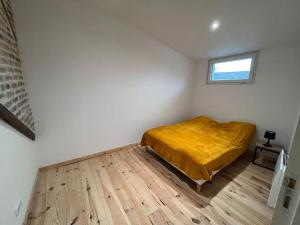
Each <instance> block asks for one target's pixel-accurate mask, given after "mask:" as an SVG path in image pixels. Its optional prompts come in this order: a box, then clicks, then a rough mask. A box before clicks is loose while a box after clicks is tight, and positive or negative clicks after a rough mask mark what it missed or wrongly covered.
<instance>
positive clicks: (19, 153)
mask: <svg viewBox="0 0 300 225" xmlns="http://www.w3.org/2000/svg"><path fill="white" fill-rule="evenodd" d="M0 143H1V146H0V155H1V157H0V177H1V185H0V224H1V225H2V224H3V225H16V224H21V223H22V222H23V219H24V216H25V213H26V208H27V204H28V202H29V198H30V194H31V190H32V187H33V183H34V180H35V177H36V174H37V168H38V165H37V154H36V146H35V143H34V142H33V141H31V140H30V139H28V138H27V137H25V136H23V135H22V134H21V133H19V132H18V131H16V130H14V129H13V128H12V127H10V126H9V125H7V124H6V123H4V122H3V121H2V120H0ZM19 199H22V202H23V204H22V208H21V211H20V215H19V216H18V217H17V218H16V217H15V214H14V209H15V206H16V204H17V202H18V200H19Z"/></svg>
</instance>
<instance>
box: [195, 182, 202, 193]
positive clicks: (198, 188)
mask: <svg viewBox="0 0 300 225" xmlns="http://www.w3.org/2000/svg"><path fill="white" fill-rule="evenodd" d="M201 187H202V185H201V184H197V183H196V191H197V193H200V192H201Z"/></svg>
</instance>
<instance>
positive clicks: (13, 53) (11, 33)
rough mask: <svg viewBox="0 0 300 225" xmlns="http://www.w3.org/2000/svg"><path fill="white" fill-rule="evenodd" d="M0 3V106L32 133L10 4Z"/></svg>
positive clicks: (32, 126) (31, 118)
mask: <svg viewBox="0 0 300 225" xmlns="http://www.w3.org/2000/svg"><path fill="white" fill-rule="evenodd" d="M0 3H1V4H0V104H2V105H3V106H5V107H6V108H7V109H8V110H9V111H10V112H12V113H13V114H14V115H15V116H16V117H17V118H18V119H19V120H20V121H21V122H22V123H23V124H25V125H26V126H27V127H28V128H29V129H30V130H32V131H34V121H33V116H32V111H31V108H30V105H29V102H28V95H27V92H26V89H25V84H24V79H23V74H22V65H21V60H20V56H19V49H18V44H17V37H16V35H15V25H14V19H13V14H12V8H11V4H10V1H9V0H0ZM3 6H4V7H3Z"/></svg>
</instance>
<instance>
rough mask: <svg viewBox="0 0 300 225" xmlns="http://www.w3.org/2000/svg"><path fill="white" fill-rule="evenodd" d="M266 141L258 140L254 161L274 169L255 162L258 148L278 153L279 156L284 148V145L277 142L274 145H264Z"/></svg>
mask: <svg viewBox="0 0 300 225" xmlns="http://www.w3.org/2000/svg"><path fill="white" fill-rule="evenodd" d="M264 143H265V142H263V141H258V142H256V145H255V151H254V155H253V159H252V163H253V164H255V165H257V166H261V167H264V168H267V169H270V170H274V168H270V167H267V166H265V165H263V164H258V163H255V159H256V153H257V150H260V151H261V152H263V151H267V152H272V153H274V154H277V156H278V155H279V154H280V152H281V150H282V149H283V146H282V145H277V144H272V147H267V146H264Z"/></svg>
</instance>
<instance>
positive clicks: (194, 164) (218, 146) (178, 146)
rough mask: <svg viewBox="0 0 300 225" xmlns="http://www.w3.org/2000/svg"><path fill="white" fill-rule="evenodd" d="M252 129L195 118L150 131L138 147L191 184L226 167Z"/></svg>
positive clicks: (242, 148) (244, 146)
mask: <svg viewBox="0 0 300 225" xmlns="http://www.w3.org/2000/svg"><path fill="white" fill-rule="evenodd" d="M255 130H256V127H255V125H253V124H250V123H244V122H228V123H218V122H216V121H214V120H212V119H210V118H208V117H204V116H201V117H197V118H194V119H191V120H188V121H185V122H182V123H178V124H174V125H169V126H162V127H158V128H153V129H150V130H148V131H146V132H145V133H144V135H143V138H142V141H141V144H142V145H143V146H146V145H148V146H150V147H151V148H152V149H153V150H154V151H155V152H156V153H157V154H158V155H160V156H161V157H162V158H163V159H165V160H167V161H168V162H170V163H172V164H173V165H175V166H176V167H177V168H179V169H181V170H182V171H184V172H185V173H186V174H187V175H188V176H189V177H190V178H192V179H194V180H211V179H212V172H213V171H216V170H220V169H222V168H224V167H225V166H227V165H229V164H230V163H231V162H233V161H234V160H235V159H237V158H238V157H239V156H240V155H241V154H242V153H244V152H245V151H246V149H247V147H248V145H249V144H250V142H251V140H252V138H253V135H254V133H255Z"/></svg>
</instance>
